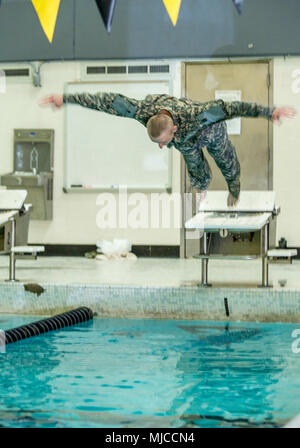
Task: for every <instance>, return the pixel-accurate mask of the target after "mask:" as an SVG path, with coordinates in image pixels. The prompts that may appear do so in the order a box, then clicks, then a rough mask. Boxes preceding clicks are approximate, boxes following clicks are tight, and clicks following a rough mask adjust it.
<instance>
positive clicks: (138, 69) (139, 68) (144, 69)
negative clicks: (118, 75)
mask: <svg viewBox="0 0 300 448" xmlns="http://www.w3.org/2000/svg"><path fill="white" fill-rule="evenodd" d="M128 73H148V65H129V66H128Z"/></svg>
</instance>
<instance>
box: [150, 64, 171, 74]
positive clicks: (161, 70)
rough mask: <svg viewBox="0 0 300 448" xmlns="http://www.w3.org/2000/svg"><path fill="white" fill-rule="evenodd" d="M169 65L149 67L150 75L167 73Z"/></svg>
mask: <svg viewBox="0 0 300 448" xmlns="http://www.w3.org/2000/svg"><path fill="white" fill-rule="evenodd" d="M169 72H170V66H169V65H150V73H169Z"/></svg>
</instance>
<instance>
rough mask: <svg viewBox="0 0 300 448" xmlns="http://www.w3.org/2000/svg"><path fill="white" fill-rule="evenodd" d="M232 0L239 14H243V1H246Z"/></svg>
mask: <svg viewBox="0 0 300 448" xmlns="http://www.w3.org/2000/svg"><path fill="white" fill-rule="evenodd" d="M232 1H233V4H234V6H235V7H236V9H237V12H238V13H239V14H242V6H243V3H244V0H232Z"/></svg>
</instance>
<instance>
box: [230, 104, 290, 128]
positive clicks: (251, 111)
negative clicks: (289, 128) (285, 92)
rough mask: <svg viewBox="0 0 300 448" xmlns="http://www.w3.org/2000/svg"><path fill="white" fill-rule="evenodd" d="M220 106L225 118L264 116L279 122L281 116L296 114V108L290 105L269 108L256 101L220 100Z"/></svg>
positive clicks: (287, 116)
mask: <svg viewBox="0 0 300 448" xmlns="http://www.w3.org/2000/svg"><path fill="white" fill-rule="evenodd" d="M221 101H222V100H221ZM221 106H222V109H223V111H224V113H225V117H226V119H230V118H235V117H265V118H269V119H270V120H272V121H273V122H274V123H277V124H280V123H281V118H283V117H285V118H294V117H295V116H296V110H295V109H293V108H292V107H273V108H270V107H266V106H261V105H260V104H256V103H245V102H243V101H232V102H225V101H222V103H221Z"/></svg>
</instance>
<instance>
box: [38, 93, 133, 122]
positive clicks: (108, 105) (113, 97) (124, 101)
mask: <svg viewBox="0 0 300 448" xmlns="http://www.w3.org/2000/svg"><path fill="white" fill-rule="evenodd" d="M68 103H70V104H79V105H80V106H83V107H88V108H90V109H95V110H99V111H102V112H107V113H109V114H113V115H118V116H120V117H128V118H135V116H136V112H137V109H138V106H139V103H140V101H138V100H135V99H133V98H127V97H126V96H124V95H121V94H119V93H102V92H100V93H96V94H91V93H75V94H70V95H67V94H65V95H50V96H47V97H45V98H43V99H42V100H41V101H40V102H39V104H40V105H42V106H43V105H50V106H52V107H53V108H54V109H57V108H60V107H62V106H63V105H64V104H68Z"/></svg>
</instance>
